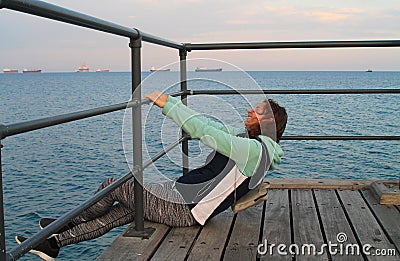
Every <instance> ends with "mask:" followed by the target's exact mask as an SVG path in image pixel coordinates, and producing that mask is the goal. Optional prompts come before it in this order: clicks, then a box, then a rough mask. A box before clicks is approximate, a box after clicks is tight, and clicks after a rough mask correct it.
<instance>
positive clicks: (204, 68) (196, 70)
mask: <svg viewBox="0 0 400 261" xmlns="http://www.w3.org/2000/svg"><path fill="white" fill-rule="evenodd" d="M194 71H195V72H221V71H222V68H207V67H204V66H199V67H196V69H195V70H194Z"/></svg>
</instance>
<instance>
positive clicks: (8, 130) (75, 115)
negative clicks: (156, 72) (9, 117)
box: [0, 91, 182, 139]
mask: <svg viewBox="0 0 400 261" xmlns="http://www.w3.org/2000/svg"><path fill="white" fill-rule="evenodd" d="M181 94H182V92H181V91H180V92H175V93H171V94H169V95H171V96H179V95H181ZM148 103H151V101H150V100H148V99H142V100H141V101H140V103H137V102H134V101H128V102H123V103H118V104H114V105H109V106H103V107H98V108H94V109H89V110H84V111H78V112H72V113H67V114H62V115H58V116H52V117H46V118H42V119H37V120H31V121H25V122H20V123H14V124H10V125H1V124H0V139H4V138H6V137H9V136H13V135H17V134H21V133H26V132H29V131H33V130H38V129H43V128H47V127H51V126H55V125H59V124H62V123H67V122H71V121H76V120H81V119H86V118H90V117H93V116H98V115H102V114H106V113H110V112H115V111H118V110H123V109H126V108H131V107H133V106H136V105H139V104H140V105H144V104H148Z"/></svg>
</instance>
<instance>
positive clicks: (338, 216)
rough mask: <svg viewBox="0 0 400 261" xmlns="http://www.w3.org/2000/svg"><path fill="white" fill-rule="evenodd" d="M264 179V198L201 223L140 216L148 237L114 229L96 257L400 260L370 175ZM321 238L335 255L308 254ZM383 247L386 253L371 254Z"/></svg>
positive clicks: (392, 219) (398, 216) (395, 216)
mask: <svg viewBox="0 0 400 261" xmlns="http://www.w3.org/2000/svg"><path fill="white" fill-rule="evenodd" d="M270 181H271V183H272V187H273V188H272V189H271V190H270V191H269V198H268V200H267V201H266V202H264V204H260V205H258V206H254V207H251V208H249V209H247V210H245V211H243V212H240V213H239V214H237V215H233V213H232V212H230V211H226V212H224V213H222V214H220V215H218V216H217V217H215V218H214V219H212V220H211V221H210V222H208V223H207V225H206V226H204V227H201V226H194V227H188V228H170V227H168V226H165V225H161V224H155V223H150V222H145V226H146V227H153V228H156V231H155V232H154V233H153V235H152V236H151V237H150V238H149V239H144V240H143V239H140V238H132V237H124V236H123V235H121V236H119V237H118V238H117V239H116V240H115V241H114V242H113V243H112V245H111V246H110V247H109V248H108V249H106V250H105V252H104V253H103V254H102V255H101V256H100V257H99V259H98V260H101V261H103V260H385V261H386V260H400V254H399V250H400V207H399V206H398V205H397V206H396V205H380V204H379V203H378V200H377V198H376V196H374V194H373V193H372V191H371V190H370V189H369V185H370V183H371V182H370V181H327V180H286V181H285V180H284V181H282V180H270ZM127 229H130V227H128V228H127ZM338 239H339V240H341V241H338ZM345 239H346V240H345ZM265 242H267V243H268V244H267V245H265ZM329 242H331V243H332V244H337V245H331V250H332V251H334V250H336V251H337V254H336V255H335V254H333V253H334V252H331V253H330V251H329V248H328V247H326V248H325V251H323V254H320V255H319V254H317V255H310V254H309V253H308V250H312V246H311V244H312V245H314V246H315V247H316V250H317V251H320V250H321V248H322V246H323V244H328V243H329ZM260 243H263V244H264V245H262V246H261V247H260V248H259V250H260V251H261V252H263V251H266V252H267V253H266V254H264V255H263V254H262V253H257V252H258V251H257V249H258V246H259V244H260ZM280 244H284V246H286V248H283V247H284V246H283V245H282V246H280V248H279V247H278V245H280ZM356 245H357V246H358V247H360V255H356V253H357V246H356ZM363 246H364V247H365V248H366V249H365V250H366V253H363V250H362V248H363ZM369 246H370V247H369ZM297 247H298V255H295V257H294V258H292V255H291V254H290V252H289V251H290V250H291V251H292V252H296V250H297ZM279 250H280V252H288V254H287V255H284V254H279V252H278V251H279ZM353 251H354V252H353ZM270 252H272V255H271V253H270ZM384 252H385V253H386V254H387V255H388V254H391V256H387V255H386V256H379V255H378V254H381V253H382V254H383V253H384ZM341 253H342V254H341ZM346 253H348V254H346ZM368 253H370V255H368ZM393 254H394V255H395V256H393Z"/></svg>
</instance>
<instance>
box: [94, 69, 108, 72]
mask: <svg viewBox="0 0 400 261" xmlns="http://www.w3.org/2000/svg"><path fill="white" fill-rule="evenodd" d="M96 72H110V70H108V69H97V70H96Z"/></svg>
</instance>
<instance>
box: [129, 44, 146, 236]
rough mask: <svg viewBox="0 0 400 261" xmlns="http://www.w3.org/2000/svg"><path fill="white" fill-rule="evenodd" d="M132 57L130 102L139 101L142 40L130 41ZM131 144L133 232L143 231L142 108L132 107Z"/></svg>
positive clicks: (140, 92)
mask: <svg viewBox="0 0 400 261" xmlns="http://www.w3.org/2000/svg"><path fill="white" fill-rule="evenodd" d="M130 47H131V55H132V63H131V64H132V101H133V102H135V101H140V99H141V96H142V90H141V85H140V84H141V81H142V76H141V67H142V66H141V55H140V53H141V48H142V39H141V37H139V38H138V39H131V42H130ZM132 135H133V137H132V142H133V144H132V145H133V170H135V169H137V170H138V171H137V174H136V175H135V176H134V186H135V192H134V193H135V195H134V197H135V203H134V204H135V230H136V231H137V232H139V231H144V219H143V186H142V185H143V170H142V164H143V160H142V107H141V106H140V105H139V106H133V107H132Z"/></svg>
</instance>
